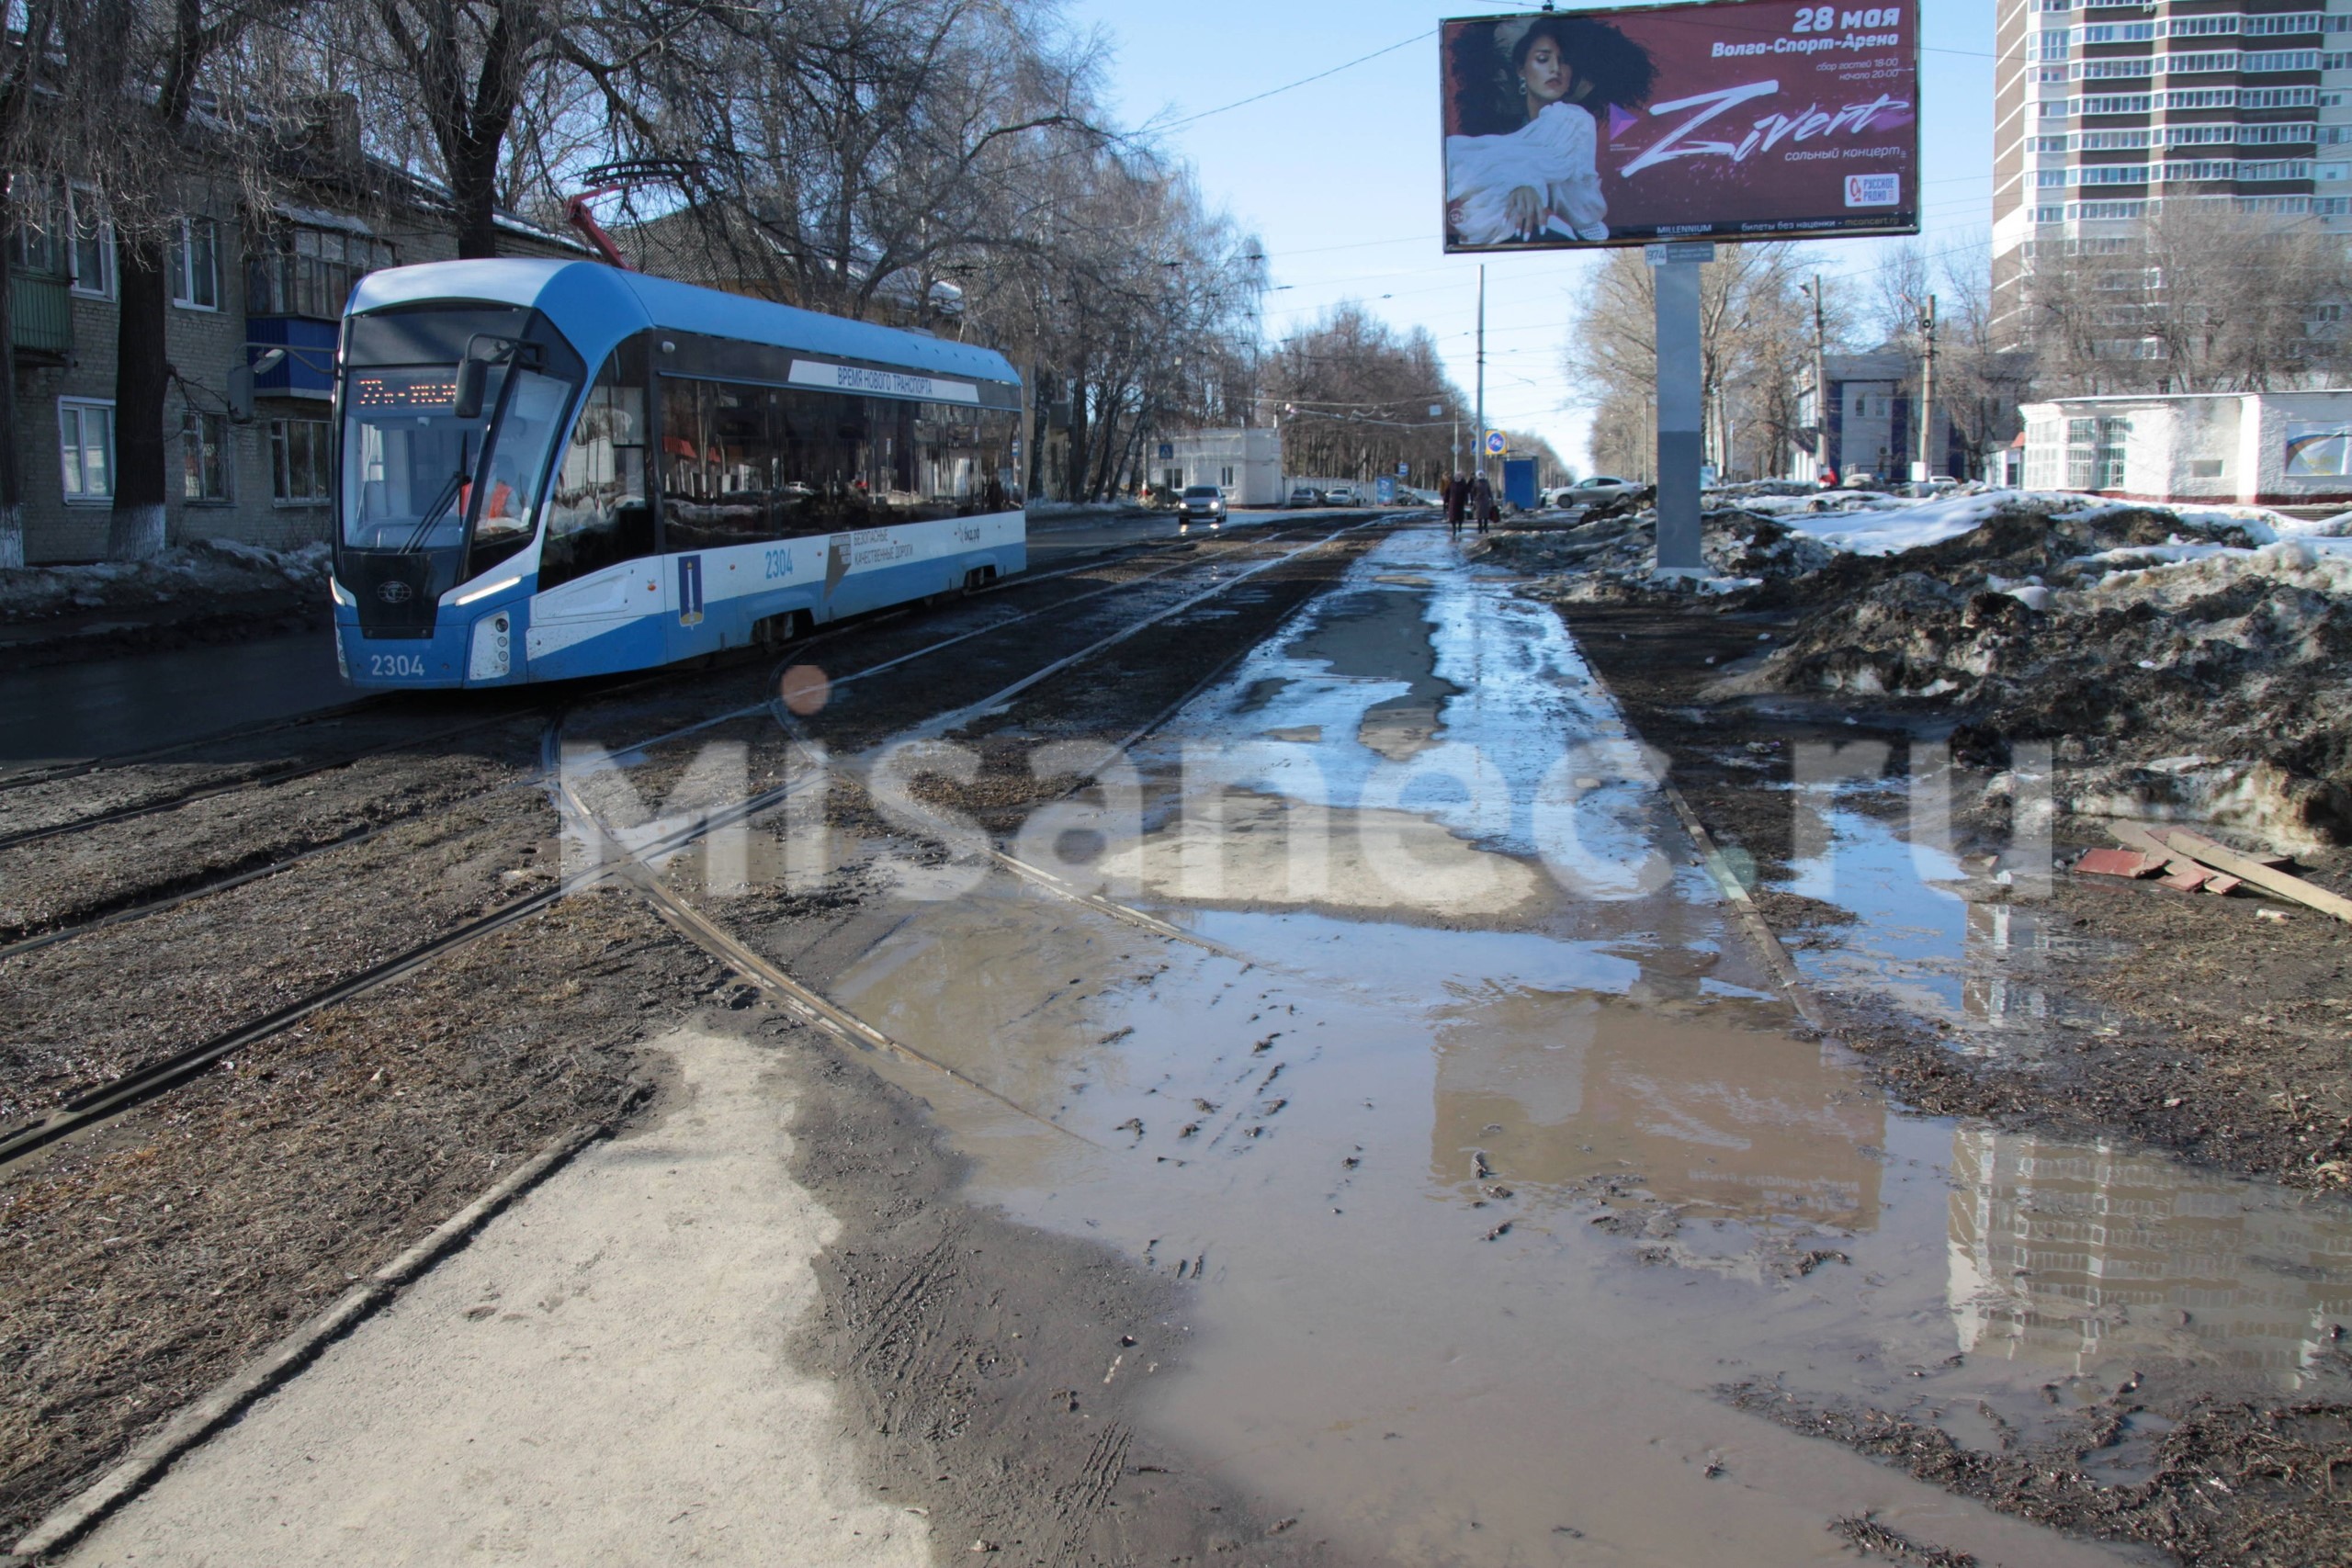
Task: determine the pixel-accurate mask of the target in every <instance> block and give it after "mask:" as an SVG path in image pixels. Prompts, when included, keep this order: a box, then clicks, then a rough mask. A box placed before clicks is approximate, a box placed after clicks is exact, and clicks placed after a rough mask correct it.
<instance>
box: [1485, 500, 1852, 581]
mask: <svg viewBox="0 0 2352 1568" xmlns="http://www.w3.org/2000/svg"><path fill="white" fill-rule="evenodd" d="M1699 547H1700V551H1701V553H1702V556H1703V558H1705V560H1706V563H1707V570H1708V575H1707V577H1706V578H1705V579H1704V580H1702V581H1701V583H1700V585H1699V586H1700V590H1701V592H1707V593H1730V592H1739V591H1740V590H1742V589H1747V588H1754V587H1756V586H1758V584H1760V583H1763V582H1765V581H1771V580H1778V579H1785V578H1797V577H1803V576H1804V575H1806V574H1807V573H1810V572H1815V571H1818V570H1821V569H1822V568H1823V567H1825V566H1826V565H1828V564H1829V563H1830V561H1832V560H1833V559H1835V558H1836V557H1837V550H1836V549H1835V548H1834V547H1831V546H1829V545H1826V544H1824V543H1822V542H1820V541H1818V540H1816V539H1813V538H1809V537H1807V536H1804V535H1803V534H1800V533H1797V532H1795V531H1794V530H1792V529H1791V528H1789V527H1786V526H1784V525H1782V523H1781V522H1780V521H1779V520H1777V519H1775V518H1773V517H1770V516H1767V515H1765V514H1763V513H1759V512H1758V511H1756V510H1755V509H1754V508H1753V507H1750V506H1736V507H1717V508H1713V509H1711V510H1710V511H1708V512H1706V513H1704V514H1703V515H1702V520H1701V526H1700V543H1699ZM1486 548H1487V554H1488V555H1489V556H1490V557H1491V558H1494V559H1495V560H1496V561H1498V562H1499V563H1500V564H1502V565H1505V566H1509V567H1512V568H1514V569H1516V570H1521V571H1526V572H1532V573H1539V574H1543V575H1542V576H1541V577H1540V580H1539V581H1536V582H1535V583H1533V584H1532V585H1531V587H1530V590H1529V592H1532V593H1534V594H1536V595H1537V596H1539V597H1542V598H1547V599H1552V600H1555V601H1556V602H1559V603H1562V604H1639V603H1645V602H1647V601H1649V600H1651V599H1660V600H1664V599H1668V598H1670V597H1673V596H1674V595H1675V591H1674V589H1673V588H1672V587H1671V586H1670V585H1668V584H1667V583H1663V582H1661V581H1659V580H1658V579H1657V577H1656V576H1655V575H1654V571H1653V568H1654V566H1655V563H1656V559H1657V513H1656V512H1654V511H1650V510H1644V511H1641V512H1638V513H1623V514H1618V515H1610V516H1602V517H1598V518H1594V519H1592V520H1590V521H1588V522H1585V523H1583V524H1580V525H1577V526H1576V527H1573V528H1564V529H1558V530H1547V531H1544V532H1510V533H1501V534H1494V535H1490V536H1488V538H1487V547H1486Z"/></svg>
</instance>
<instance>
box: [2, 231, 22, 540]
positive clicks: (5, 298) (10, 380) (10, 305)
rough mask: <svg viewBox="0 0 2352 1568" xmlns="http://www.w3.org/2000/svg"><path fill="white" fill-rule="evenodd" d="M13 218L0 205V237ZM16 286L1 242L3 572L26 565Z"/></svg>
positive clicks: (6, 249)
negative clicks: (19, 454)
mask: <svg viewBox="0 0 2352 1568" xmlns="http://www.w3.org/2000/svg"><path fill="white" fill-rule="evenodd" d="M12 217H13V214H11V213H10V212H9V211H8V210H7V209H6V204H5V202H0V238H5V236H6V234H7V232H8V231H9V227H10V220H11V218H12ZM15 307H16V284H15V280H14V279H13V278H12V277H11V276H10V275H9V271H8V247H7V245H6V243H0V571H14V570H17V569H18V568H20V567H22V566H23V565H24V564H25V506H24V501H25V479H24V473H23V471H22V469H21V467H20V466H19V465H18V463H17V319H16V309H15Z"/></svg>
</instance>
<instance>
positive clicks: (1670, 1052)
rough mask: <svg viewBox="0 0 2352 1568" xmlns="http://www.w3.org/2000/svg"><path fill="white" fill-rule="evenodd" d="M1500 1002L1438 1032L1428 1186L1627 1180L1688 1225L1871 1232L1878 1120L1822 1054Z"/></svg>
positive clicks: (1642, 1016)
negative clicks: (1783, 1224)
mask: <svg viewBox="0 0 2352 1568" xmlns="http://www.w3.org/2000/svg"><path fill="white" fill-rule="evenodd" d="M1677 1012H1678V1010H1671V1009H1670V1008H1652V1009H1646V1010H1643V1009H1635V1008H1632V1007H1628V1006H1626V1005H1625V1004H1624V1003H1623V1002H1622V1001H1618V1000H1616V999H1614V998H1600V997H1591V996H1587V997H1576V998H1562V997H1558V996H1547V995H1544V994H1541V993H1532V992H1527V991H1519V990H1512V991H1505V992H1501V993H1498V994H1497V995H1495V996H1494V997H1492V998H1490V1000H1489V1001H1488V1002H1487V1005H1486V1006H1483V1007H1481V1008H1479V1009H1477V1010H1476V1011H1474V1012H1471V1013H1468V1014H1466V1015H1459V1014H1458V1015H1456V1016H1455V1018H1453V1019H1451V1020H1449V1021H1448V1023H1447V1025H1446V1027H1445V1028H1444V1029H1443V1030H1442V1032H1440V1033H1439V1034H1438V1036H1437V1040H1436V1051H1437V1103H1436V1111H1435V1116H1434V1120H1433V1125H1432V1129H1431V1148H1430V1179H1431V1181H1432V1183H1433V1184H1434V1185H1436V1186H1438V1187H1441V1188H1445V1187H1451V1188H1453V1189H1454V1190H1456V1191H1457V1192H1458V1193H1460V1194H1462V1195H1464V1196H1465V1197H1476V1195H1477V1188H1478V1183H1477V1181H1476V1168H1477V1166H1478V1165H1479V1164H1480V1163H1481V1162H1482V1161H1483V1162H1485V1163H1488V1164H1491V1165H1492V1166H1493V1167H1494V1168H1498V1169H1500V1170H1504V1171H1508V1172H1510V1176H1511V1179H1512V1180H1513V1182H1514V1183H1515V1184H1517V1187H1518V1190H1521V1191H1525V1190H1529V1189H1530V1188H1532V1187H1536V1186H1539V1185H1542V1186H1550V1187H1554V1188H1564V1189H1571V1190H1583V1189H1584V1187H1585V1185H1586V1184H1587V1183H1589V1181H1590V1180H1591V1179H1593V1178H1596V1177H1611V1178H1618V1179H1628V1178H1629V1173H1630V1179H1638V1181H1639V1183H1640V1185H1641V1187H1642V1188H1643V1189H1644V1190H1645V1192H1646V1193H1647V1194H1648V1195H1650V1196H1651V1197H1653V1198H1655V1199H1656V1200H1657V1201H1661V1202H1665V1203H1668V1204H1673V1205H1676V1206H1678V1207H1679V1208H1680V1209H1681V1210H1682V1212H1683V1213H1685V1215H1686V1216H1687V1217H1691V1218H1709V1217H1714V1216H1723V1215H1737V1216H1745V1217H1749V1218H1754V1219H1759V1220H1775V1219H1784V1218H1786V1219H1802V1220H1805V1221H1810V1222H1814V1223H1817V1224H1826V1225H1843V1226H1850V1227H1853V1228H1857V1229H1868V1228H1870V1227H1871V1224H1873V1223H1874V1222H1875V1220H1876V1217H1877V1212H1878V1187H1879V1165H1878V1162H1877V1161H1876V1160H1875V1159H1874V1158H1872V1157H1871V1155H1869V1154H1866V1153H1864V1152H1863V1151H1864V1150H1866V1149H1870V1148H1872V1147H1873V1146H1874V1145H1876V1144H1878V1142H1879V1141H1880V1139H1881V1138H1882V1137H1883V1132H1884V1125H1885V1118H1886V1112H1885V1110H1884V1108H1883V1106H1882V1105H1881V1104H1880V1103H1879V1102H1878V1101H1876V1100H1872V1099H1870V1098H1869V1097H1867V1096H1864V1095H1861V1094H1859V1093H1857V1092H1855V1085H1854V1082H1853V1078H1852V1075H1851V1073H1850V1072H1849V1070H1848V1069H1846V1068H1845V1067H1844V1066H1842V1065H1840V1064H1838V1063H1837V1062H1836V1061H1834V1060H1825V1059H1824V1055H1823V1052H1822V1048H1821V1047H1820V1046H1818V1045H1815V1044H1812V1043H1807V1042H1804V1041H1800V1040H1792V1039H1790V1038H1789V1037H1788V1036H1787V1035H1785V1034H1779V1033H1770V1032H1760V1031H1758V1030H1754V1029H1743V1028H1740V1027H1737V1026H1736V1024H1734V1023H1731V1022H1730V1021H1726V1020H1724V1019H1721V1018H1713V1017H1709V1016H1707V1015H1705V1014H1703V1013H1702V1014H1699V1015H1696V1016H1691V1015H1689V1014H1687V1013H1684V1014H1682V1015H1681V1016H1678V1015H1677Z"/></svg>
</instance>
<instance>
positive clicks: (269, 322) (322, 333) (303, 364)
mask: <svg viewBox="0 0 2352 1568" xmlns="http://www.w3.org/2000/svg"><path fill="white" fill-rule="evenodd" d="M341 331H342V323H341V322H340V321H321V320H320V319H319V318H317V317H315V316H292V315H286V316H247V317H246V318H245V359H246V362H247V363H248V364H250V363H252V362H253V361H254V360H256V359H259V358H260V357H261V356H262V355H265V354H266V353H268V352H269V351H270V350H271V349H273V348H282V349H284V350H285V351H286V357H285V358H283V359H281V360H279V361H278V362H277V364H276V365H274V366H272V367H270V368H268V369H267V370H265V371H263V372H262V373H261V374H260V375H258V376H255V377H254V393H255V394H256V395H258V396H260V397H265V398H315V399H318V400H321V401H324V400H327V399H329V398H332V397H334V351H335V343H336V336H337V334H338V333H340V332H341Z"/></svg>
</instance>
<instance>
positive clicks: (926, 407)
mask: <svg viewBox="0 0 2352 1568" xmlns="http://www.w3.org/2000/svg"><path fill="white" fill-rule="evenodd" d="M1020 417H1021V416H1020V415H1019V414H1017V413H1015V412H1012V411H1011V410H1009V409H978V408H970V407H961V406H957V405H956V404H951V403H925V404H923V405H922V419H921V420H920V421H919V422H918V423H917V425H916V434H917V446H918V450H919V451H920V453H921V468H922V502H921V507H922V515H923V516H926V517H970V516H973V515H974V514H976V513H989V512H1009V511H1012V509H1014V508H1016V507H1018V506H1019V505H1020V504H1021V492H1020V477H1019V474H1018V473H1017V472H1016V468H1015V465H1014V463H1013V461H1012V437H1013V432H1014V429H1015V427H1016V425H1017V424H1018V423H1019V420H1020Z"/></svg>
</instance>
